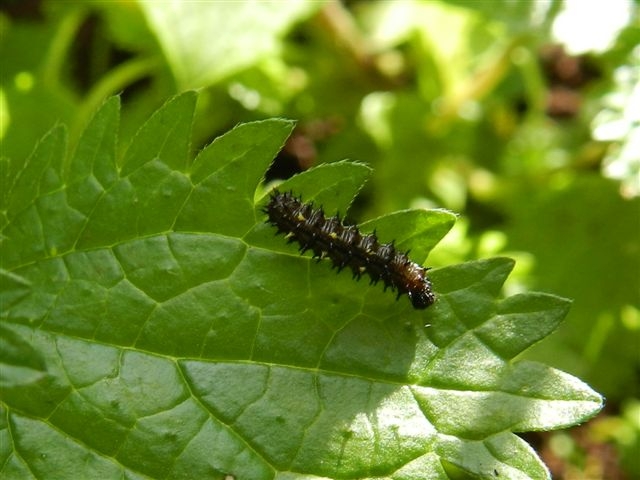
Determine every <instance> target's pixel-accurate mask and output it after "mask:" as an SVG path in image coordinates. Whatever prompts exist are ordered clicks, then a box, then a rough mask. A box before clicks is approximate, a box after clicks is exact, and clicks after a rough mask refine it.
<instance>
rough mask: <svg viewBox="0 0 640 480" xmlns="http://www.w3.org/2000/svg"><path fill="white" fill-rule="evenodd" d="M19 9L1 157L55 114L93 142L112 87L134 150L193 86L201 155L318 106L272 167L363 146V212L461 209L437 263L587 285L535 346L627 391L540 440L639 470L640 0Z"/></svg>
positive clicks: (337, 156)
mask: <svg viewBox="0 0 640 480" xmlns="http://www.w3.org/2000/svg"><path fill="white" fill-rule="evenodd" d="M0 5H1V7H0V8H1V9H2V10H1V12H0V59H1V60H0V61H1V65H0V69H1V71H0V81H1V84H0V141H1V152H0V153H1V154H2V156H3V157H9V158H12V159H13V161H15V162H17V165H18V166H19V164H20V162H21V161H23V160H24V158H25V157H26V156H27V155H28V154H29V153H30V151H31V149H32V148H33V146H34V144H35V142H36V141H37V140H38V139H39V138H40V137H41V136H42V135H43V134H44V133H45V132H46V131H47V130H48V129H49V128H50V127H51V126H52V125H54V124H55V123H57V122H61V123H66V124H68V125H70V138H71V141H72V145H73V142H74V141H75V139H77V138H78V136H79V134H80V132H81V129H82V127H83V125H84V124H85V123H86V122H87V121H88V120H89V118H90V117H91V115H92V114H93V112H94V111H95V109H96V108H97V107H98V106H99V105H100V104H101V103H102V102H103V100H104V99H105V98H106V97H107V96H109V95H114V94H120V95H121V96H122V99H123V117H122V118H123V120H122V125H121V132H120V149H121V150H123V149H124V148H126V146H127V144H128V142H129V140H130V138H131V136H132V135H133V134H135V131H136V129H137V127H138V126H139V125H140V124H141V123H142V121H143V120H144V119H145V118H147V117H148V115H150V114H151V113H152V112H153V111H154V110H155V109H156V108H158V107H159V106H160V105H161V104H162V103H164V101H165V100H166V99H167V98H168V97H170V96H172V95H173V94H175V93H178V92H181V91H184V90H188V89H197V90H199V91H200V96H199V103H198V110H197V115H196V118H195V122H194V136H193V150H194V152H196V151H198V150H199V149H200V148H202V147H203V146H204V145H206V144H207V143H209V142H210V141H211V140H212V139H213V138H215V137H216V136H217V135H219V134H221V133H223V132H225V131H227V130H228V129H230V128H231V127H233V126H234V125H236V124H237V123H238V122H244V121H250V120H255V119H261V118H267V117H273V116H281V117H286V118H292V119H296V120H298V125H297V128H296V130H295V132H294V134H293V136H292V137H291V138H290V140H289V142H288V143H287V145H286V146H285V148H284V149H283V151H282V152H281V154H280V155H279V157H278V158H277V161H276V162H275V164H274V166H273V167H272V169H271V170H270V171H269V173H268V176H267V180H274V179H278V178H286V177H288V176H290V175H292V174H294V173H296V172H299V171H302V170H305V169H308V168H310V167H312V166H314V165H318V164H321V163H325V162H334V161H337V160H341V159H343V158H349V159H352V160H359V161H364V162H366V163H368V164H370V165H371V166H372V167H373V168H374V173H373V176H372V178H371V180H370V182H369V183H368V185H367V187H366V188H365V189H364V191H363V192H362V194H361V195H360V196H359V197H358V199H357V201H356V203H355V204H354V205H353V207H352V210H351V212H350V216H351V217H352V218H354V219H357V220H365V219H367V218H370V217H373V216H377V215H381V214H385V213H389V212H392V211H394V210H398V209H403V208H409V207H442V208H447V209H451V210H453V211H455V212H457V213H459V214H460V218H459V221H458V223H457V225H456V227H455V228H454V230H453V231H452V232H451V233H450V234H449V236H448V237H447V238H446V239H445V240H444V242H443V243H441V244H440V245H439V247H437V248H436V250H435V251H434V252H433V254H432V256H431V257H430V258H429V259H428V264H429V265H431V266H440V265H446V264H450V263H456V262H462V261H465V260H469V259H475V258H482V257H488V256H495V255H507V256H511V257H514V258H516V259H517V261H518V264H517V267H516V271H515V272H514V275H513V276H512V278H511V279H510V281H509V283H508V284H507V285H506V287H505V289H506V292H505V293H506V294H511V293H515V292H518V291H522V290H541V291H545V292H551V293H555V294H557V295H560V296H563V297H568V298H572V299H573V300H574V304H573V308H572V310H571V313H570V314H569V316H568V318H567V320H566V322H565V323H564V324H563V326H562V327H561V329H560V331H559V332H557V333H556V334H555V335H553V336H552V337H551V338H549V339H546V340H545V342H543V343H542V344H541V345H539V346H537V347H534V348H533V349H532V350H531V351H530V352H528V354H527V356H528V357H529V358H533V359H544V361H545V362H546V363H549V364H551V365H553V366H556V367H558V368H561V369H563V370H566V371H569V372H571V373H573V374H575V375H577V376H579V377H580V378H583V379H585V380H586V381H587V382H588V383H590V384H591V385H592V386H593V387H594V388H596V390H598V391H600V392H601V393H603V394H604V395H605V396H606V397H607V399H608V404H607V407H606V409H605V411H604V412H603V413H602V414H601V415H600V416H599V417H598V418H596V419H595V420H594V421H592V422H590V423H588V424H587V425H585V426H582V427H579V428H576V429H573V430H570V431H566V432H555V433H549V434H536V435H529V436H528V437H527V439H528V440H529V441H531V442H532V443H533V444H534V445H535V446H536V448H538V450H539V451H540V452H541V454H542V456H543V458H544V460H545V461H546V463H547V464H548V465H549V466H550V468H551V469H552V473H553V475H554V478H559V479H562V478H565V479H577V478H580V479H583V478H593V479H597V478H606V479H617V478H620V479H623V478H640V460H639V456H638V451H639V449H640V400H639V399H640V353H639V352H640V198H639V196H640V86H639V85H640V46H639V44H640V22H639V20H638V3H637V2H634V1H632V0H616V1H613V0H612V1H610V2H598V1H591V2H581V1H580V0H565V1H561V0H539V1H510V0H486V1H485V0H477V1H465V0H440V1H437V0H431V1H426V0H424V1H420V0H397V1H344V2H338V1H332V0H327V1H305V0H287V1H249V0H247V1H240V0H239V1H211V2H206V1H204V2H178V1H175V2H164V1H163V2H153V1H143V0H139V1H124V0H123V1H109V2H94V1H53V0H50V1H37V0H28V1H21V0H9V1H8V0H3V1H2V3H0ZM3 165H6V164H3ZM5 170H6V168H5ZM3 174H7V172H6V171H5V172H3Z"/></svg>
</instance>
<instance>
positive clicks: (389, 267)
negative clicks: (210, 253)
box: [264, 190, 436, 309]
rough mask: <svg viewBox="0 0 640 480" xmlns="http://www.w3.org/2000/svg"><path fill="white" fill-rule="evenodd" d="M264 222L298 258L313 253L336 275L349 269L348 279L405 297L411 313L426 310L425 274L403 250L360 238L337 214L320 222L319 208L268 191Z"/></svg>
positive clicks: (428, 298)
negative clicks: (284, 239)
mask: <svg viewBox="0 0 640 480" xmlns="http://www.w3.org/2000/svg"><path fill="white" fill-rule="evenodd" d="M264 213H266V214H267V216H268V220H267V223H269V224H271V225H273V226H275V227H277V229H278V231H277V232H276V234H279V233H284V234H285V235H286V237H287V238H288V241H289V243H292V242H294V241H295V242H298V244H299V245H300V253H301V254H304V253H305V252H306V251H307V250H311V251H312V252H313V257H314V258H317V259H318V260H320V259H323V258H329V259H330V260H331V262H332V264H333V268H337V269H338V271H341V270H343V269H344V268H346V267H349V268H350V269H351V271H352V272H353V277H354V278H356V279H360V278H361V277H362V275H363V274H365V273H366V274H367V275H369V277H370V279H371V281H370V283H371V284H376V283H378V282H379V281H382V282H383V283H384V290H385V291H386V290H387V289H390V290H391V291H396V292H397V293H398V295H397V297H396V299H398V298H400V297H401V296H402V295H403V294H405V293H406V294H407V296H408V297H409V299H410V300H411V304H412V305H413V307H414V308H416V309H424V308H427V307H428V306H430V305H432V304H433V303H434V302H435V300H436V296H435V294H434V293H433V290H432V288H431V282H430V280H429V278H427V270H428V268H425V267H423V266H421V265H419V264H417V263H415V262H412V261H411V260H410V259H409V257H408V253H409V252H408V251H407V252H406V253H401V252H399V251H398V250H396V248H395V246H394V242H391V243H380V242H378V237H377V236H376V234H375V232H374V233H370V234H362V233H360V230H359V229H358V227H357V226H355V225H345V224H344V223H343V222H342V220H341V219H340V217H339V216H338V215H336V216H333V217H326V216H325V214H324V211H323V210H322V207H320V208H314V206H313V203H303V201H302V198H300V197H296V196H295V195H294V194H293V193H292V192H285V193H280V192H279V191H278V190H273V191H272V192H271V194H270V198H269V203H268V204H267V205H266V207H265V208H264Z"/></svg>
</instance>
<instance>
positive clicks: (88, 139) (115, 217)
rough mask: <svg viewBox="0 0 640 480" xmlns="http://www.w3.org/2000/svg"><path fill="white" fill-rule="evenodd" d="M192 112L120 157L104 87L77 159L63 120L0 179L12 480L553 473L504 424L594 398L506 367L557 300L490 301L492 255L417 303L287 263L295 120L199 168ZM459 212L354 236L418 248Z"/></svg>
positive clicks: (347, 183)
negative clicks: (272, 216)
mask: <svg viewBox="0 0 640 480" xmlns="http://www.w3.org/2000/svg"><path fill="white" fill-rule="evenodd" d="M194 101H195V98H194V95H193V94H192V93H187V94H183V95H179V96H177V97H175V98H174V99H172V100H170V101H169V102H167V104H166V105H165V106H164V107H162V108H161V109H160V110H159V111H158V112H157V113H156V114H155V115H154V116H153V117H152V118H151V119H150V120H149V122H148V123H147V124H146V125H144V126H143V127H142V128H141V130H140V132H139V133H138V135H136V136H135V137H134V140H133V143H132V144H131V145H130V146H129V148H128V150H127V152H126V153H125V155H124V161H123V163H122V167H121V168H118V167H117V165H118V164H119V162H118V161H117V159H116V158H115V151H116V132H117V126H118V117H119V101H118V100H117V99H115V98H114V99H110V100H108V101H107V102H105V104H104V105H103V106H102V108H101V109H100V111H99V112H97V114H96V115H95V117H94V119H93V121H92V122H91V123H90V125H89V126H88V127H87V129H86V131H85V133H84V135H83V136H82V138H81V140H80V143H79V145H78V147H77V149H76V152H75V154H74V155H73V156H72V157H71V160H70V161H69V163H68V167H66V168H65V163H64V161H63V160H64V155H65V152H64V130H63V129H62V128H60V127H58V128H56V129H54V130H53V131H52V132H51V133H50V134H48V135H47V136H46V137H45V138H44V139H43V141H42V142H40V144H39V145H38V147H37V148H36V150H35V151H34V154H33V155H32V156H31V157H30V158H29V160H28V161H27V163H26V164H25V167H24V168H23V169H22V170H20V172H19V173H18V174H17V175H16V176H15V178H8V177H7V181H8V184H9V185H10V187H11V188H10V191H9V194H8V195H7V197H6V201H5V205H6V208H5V212H6V218H7V224H6V226H5V227H4V228H3V229H2V236H3V237H2V238H3V243H2V262H3V263H2V266H3V268H4V270H3V271H2V272H1V273H2V275H1V276H0V278H2V292H1V293H2V297H1V298H2V301H3V309H2V317H1V318H2V324H0V327H1V328H0V331H1V332H2V337H0V338H1V342H2V343H3V349H2V351H3V354H2V356H1V357H0V360H1V361H2V362H3V372H2V376H0V380H1V381H2V382H3V391H2V403H1V404H0V409H1V410H0V414H1V415H0V419H1V420H0V439H2V445H3V447H2V449H0V465H2V467H0V472H1V473H2V476H3V477H7V478H31V477H34V478H95V477H100V478H122V477H127V478H216V479H225V478H228V476H229V475H230V476H232V477H233V478H251V479H276V478H277V479H304V478H306V479H311V478H354V479H365V478H373V477H375V478H380V477H382V478H393V479H398V480H400V479H413V478H442V479H446V478H453V477H455V476H456V475H458V474H459V473H460V472H462V474H463V475H467V476H468V475H471V476H476V477H480V478H494V477H495V476H496V475H499V476H500V477H502V478H510V479H512V478H516V479H519V478H522V479H527V478H530V479H539V478H548V476H549V474H548V472H547V470H546V468H545V466H544V465H543V464H542V463H541V461H540V460H539V458H538V457H537V456H536V454H535V452H533V450H532V449H531V448H530V447H529V446H528V445H526V443H524V442H523V441H522V440H520V439H519V438H518V437H517V436H515V435H514V433H513V432H520V431H527V430H538V429H545V430H546V429H553V428H561V427H565V426H568V425H572V424H576V423H579V422H582V421H585V420H586V419H587V418H589V417H590V416H592V415H594V414H595V413H597V412H598V410H599V409H600V408H601V406H602V398H601V397H600V396H599V395H598V394H597V393H595V392H593V391H592V390H591V389H590V388H589V387H588V386H587V385H585V384H584V383H582V382H581V381H579V380H578V379H576V378H574V377H571V376H570V375H567V374H565V373H563V372H560V371H557V370H554V369H552V368H550V367H547V366H545V365H542V364H539V363H533V362H517V361H515V362H514V361H513V359H514V357H516V356H517V355H519V354H520V353H521V352H522V351H524V350H525V349H527V348H528V347H529V346H531V345H532V344H534V343H536V342H538V341H539V340H541V339H542V338H544V337H545V336H546V335H548V334H549V333H550V332H551V331H553V330H554V329H555V328H556V327H557V325H558V324H559V322H560V321H561V320H562V318H563V317H564V316H565V314H566V312H567V309H568V305H569V302H568V301H567V300H564V299H561V298H558V297H555V296H552V295H546V294H539V293H531V294H520V295H516V296H513V297H510V298H506V299H499V298H498V297H499V295H500V292H501V289H502V284H503V282H504V281H505V279H506V278H507V276H508V275H509V273H510V271H511V269H512V268H513V262H512V261H511V260H509V259H504V258H494V259H489V260H482V261H475V262H469V263H464V264H460V265H453V266H450V267H446V268H440V269H436V270H433V271H430V276H431V278H432V281H433V284H434V288H435V291H436V293H437V295H438V300H437V302H436V303H435V304H434V305H433V306H432V307H430V308H429V309H427V310H424V311H417V310H414V309H412V308H411V306H410V302H408V300H407V299H406V298H402V299H400V300H399V301H397V302H396V301H395V299H394V296H393V295H392V294H389V293H383V292H382V288H381V287H380V286H379V285H378V286H376V285H366V282H356V281H353V279H351V278H350V275H346V274H340V275H336V274H335V271H334V270H332V269H331V268H330V265H329V262H327V261H320V262H316V261H314V260H312V259H311V258H310V257H308V256H300V255H299V254H298V253H297V251H296V248H295V246H293V245H289V244H287V243H286V242H285V241H284V240H283V238H282V236H276V235H274V234H275V231H274V229H273V228H272V227H271V226H269V225H268V224H266V222H265V220H266V217H265V215H264V213H263V212H262V208H263V206H264V204H265V202H266V201H267V199H266V195H265V192H264V191H263V189H262V188H261V186H260V183H261V180H262V176H263V174H264V171H265V170H266V169H267V168H268V166H269V163H270V162H271V159H272V158H273V157H274V156H275V154H276V153H277V151H278V149H279V148H280V147H281V146H282V145H283V143H284V141H285V140H286V138H287V136H288V135H289V134H290V132H291V129H292V126H293V124H292V122H290V121H286V120H280V119H274V120H266V121H262V122H255V123H250V124H244V125H239V126H238V127H236V128H235V129H233V130H232V131H230V132H229V133H227V134H225V135H223V136H222V137H220V138H218V139H216V140H215V141H214V142H213V143H212V144H211V145H209V146H207V147H206V148H205V149H204V150H202V151H201V152H200V154H199V155H198V156H197V158H196V159H195V160H194V162H193V163H192V164H191V165H189V163H190V162H189V161H188V158H187V156H186V155H187V153H186V152H187V147H188V144H189V142H188V128H187V126H185V125H184V124H189V122H190V119H191V115H192V113H193V108H194V103H195V102H194ZM154 138H155V139H156V141H155V142H153V141H152V139H154ZM369 171H370V170H369V168H368V167H366V166H365V165H362V164H358V163H352V162H337V163H334V164H330V165H324V166H322V167H319V168H316V169H313V170H309V171H307V172H305V173H303V174H301V175H298V176H296V177H294V178H292V179H290V180H288V181H285V182H283V183H282V184H281V185H280V186H279V187H278V188H280V189H281V190H283V191H286V190H292V191H294V192H295V193H296V194H299V195H301V196H302V197H303V198H304V199H305V200H306V201H314V202H315V203H316V204H317V205H323V206H324V208H325V210H326V211H327V212H334V211H340V212H341V213H345V212H346V208H347V207H348V205H349V203H350V202H351V201H352V199H353V197H354V196H355V195H356V194H357V192H358V191H359V189H360V188H361V186H362V184H363V183H364V181H365V180H366V178H367V176H368V174H369ZM454 220H455V216H454V215H453V214H451V213H449V212H446V211H443V210H431V211H425V210H408V211H403V212H398V213H395V214H392V215H389V216H385V217H381V218H378V219H375V220H372V221H370V222H367V223H366V224H364V225H363V226H362V229H363V231H373V230H374V229H375V230H376V232H377V234H378V235H379V237H380V238H381V240H382V241H391V240H393V239H395V240H396V244H397V245H398V246H399V247H401V248H407V249H411V251H412V254H411V255H412V256H414V257H415V258H416V259H418V260H420V261H421V260H422V259H424V258H426V256H427V255H428V253H429V251H430V250H431V249H432V248H433V247H434V246H435V244H436V243H437V242H438V240H439V239H440V238H442V236H444V235H445V234H446V232H447V231H448V229H449V228H450V227H451V225H452V224H453V222H454ZM5 366H6V367H8V370H7V371H4V370H5V368H4V367H5ZM456 472H458V473H456Z"/></svg>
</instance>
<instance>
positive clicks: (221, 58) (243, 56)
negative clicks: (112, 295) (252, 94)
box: [138, 0, 323, 90]
mask: <svg viewBox="0 0 640 480" xmlns="http://www.w3.org/2000/svg"><path fill="white" fill-rule="evenodd" d="M138 3H139V4H140V7H141V8H142V11H143V12H144V14H145V16H146V17H147V21H148V22H149V26H150V28H151V29H152V30H153V31H154V32H155V34H156V36H157V37H158V41H159V42H160V44H161V46H162V49H163V50H164V53H165V55H166V57H167V60H168V62H169V66H170V67H171V69H172V71H173V74H174V76H175V78H176V81H177V83H178V85H179V86H180V88H179V89H180V90H182V89H187V88H201V87H205V86H208V85H210V84H212V83H215V82H217V81H220V80H221V79H222V78H224V77H227V76H229V75H231V74H233V73H237V72H238V71H240V70H242V69H245V68H248V67H250V66H251V65H253V64H255V63H256V62H258V61H259V60H261V59H262V58H263V57H265V56H267V55H270V54H271V55H272V54H273V53H275V52H277V50H278V48H279V41H280V38H281V37H282V36H283V35H284V33H286V31H287V30H288V29H289V28H291V26H293V25H294V24H295V23H296V22H298V21H300V20H302V19H304V18H306V17H308V16H310V15H311V14H313V13H314V12H315V11H316V10H317V9H319V8H320V7H321V6H322V4H323V2H304V1H300V0H296V1H288V2H258V3H246V2H212V3H207V2H198V3H189V2H187V3H184V2H180V3H173V4H171V3H164V2H149V1H146V0H139V2H138ZM239 39H241V41H238V40H239Z"/></svg>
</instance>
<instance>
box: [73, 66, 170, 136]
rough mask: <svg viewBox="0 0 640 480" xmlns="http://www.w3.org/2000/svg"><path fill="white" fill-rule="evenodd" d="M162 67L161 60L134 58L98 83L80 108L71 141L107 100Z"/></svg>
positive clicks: (113, 70) (114, 69)
mask: <svg viewBox="0 0 640 480" xmlns="http://www.w3.org/2000/svg"><path fill="white" fill-rule="evenodd" d="M159 65H160V58H159V57H157V56H154V57H144V58H134V59H132V60H129V61H127V62H124V63H122V64H120V65H118V66H117V67H115V68H113V69H112V70H111V71H110V72H109V73H108V74H107V75H105V76H103V77H102V79H101V80H100V81H99V82H98V83H96V84H95V85H94V86H93V88H92V89H91V90H90V91H89V92H88V94H87V95H86V96H85V98H84V100H83V101H82V103H81V104H80V106H79V108H78V115H77V117H76V121H75V123H74V125H73V128H72V129H71V139H72V140H75V139H76V138H77V136H78V135H79V132H80V128H81V126H82V125H85V124H86V123H87V122H88V121H89V119H90V118H91V116H92V115H93V113H94V112H95V111H96V109H97V108H98V107H99V106H100V105H101V104H102V102H103V101H104V99H105V98H107V97H109V96H110V95H114V94H117V93H118V92H120V91H122V90H123V89H124V88H125V87H126V86H128V85H131V84H132V83H134V82H135V81H137V80H140V79H141V78H144V77H145V76H147V75H149V74H150V73H151V72H152V71H153V70H155V69H156V68H157V67H158V66H159Z"/></svg>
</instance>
